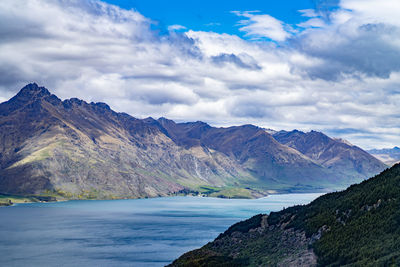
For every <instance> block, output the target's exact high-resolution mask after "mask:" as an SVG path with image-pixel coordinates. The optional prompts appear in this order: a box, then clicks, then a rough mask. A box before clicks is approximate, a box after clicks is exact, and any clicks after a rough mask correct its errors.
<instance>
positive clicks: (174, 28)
mask: <svg viewBox="0 0 400 267" xmlns="http://www.w3.org/2000/svg"><path fill="white" fill-rule="evenodd" d="M185 29H186V27H185V26H182V25H178V24H174V25H170V26H168V31H181V30H185Z"/></svg>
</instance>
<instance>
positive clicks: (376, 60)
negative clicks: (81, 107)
mask: <svg viewBox="0 0 400 267" xmlns="http://www.w3.org/2000/svg"><path fill="white" fill-rule="evenodd" d="M398 14H400V1H398V0H340V1H337V0H325V1H324V0H315V1H311V0H279V1H278V0H274V1H272V0H265V1H259V0H258V1H255V0H247V1H237V0H231V1H215V0H214V1H211V0H204V1H178V0H170V1H161V0H157V1H152V0H146V1H145V0H106V1H97V0H87V1H80V0H3V1H0V63H1V64H0V73H1V75H0V102H2V101H6V100H8V99H9V98H10V97H12V96H13V95H15V94H16V93H17V92H18V91H19V90H20V89H21V88H22V87H23V86H24V85H25V84H27V83H29V82H36V83H38V84H39V85H41V86H45V87H46V88H48V89H49V90H50V91H51V92H53V93H54V94H56V95H57V96H59V97H60V98H62V99H66V98H71V97H78V98H81V99H83V100H86V101H88V102H90V101H94V102H106V103H108V104H109V105H110V106H111V107H112V108H113V109H114V110H116V111H118V112H126V113H128V114H130V115H132V116H134V117H138V118H145V117H149V116H151V117H154V118H158V117H167V118H170V119H173V120H176V121H178V122H183V121H198V120H201V121H205V122H207V123H209V124H210V125H213V126H232V125H242V124H249V123H250V124H255V125H257V126H260V127H265V128H272V129H275V130H292V129H298V130H302V131H310V130H317V131H322V132H324V133H326V134H328V135H329V136H332V137H338V138H344V139H347V140H349V141H350V142H352V143H353V144H355V145H359V146H361V147H363V148H366V149H370V148H383V147H393V146H396V145H397V146H398V145H400V138H399V137H400V107H399V103H400V16H399V15H398Z"/></svg>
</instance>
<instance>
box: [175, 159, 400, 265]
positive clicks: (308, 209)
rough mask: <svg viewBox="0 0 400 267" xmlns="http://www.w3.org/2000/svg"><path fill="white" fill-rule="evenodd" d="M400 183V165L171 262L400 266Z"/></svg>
mask: <svg viewBox="0 0 400 267" xmlns="http://www.w3.org/2000/svg"><path fill="white" fill-rule="evenodd" d="M399 185H400V164H397V165H395V166H393V167H392V168H391V169H388V170H385V171H384V172H382V173H381V174H380V175H378V176H375V177H373V178H371V179H369V180H367V181H364V182H362V183H361V184H358V185H353V186H351V187H349V188H348V189H347V190H345V191H342V192H337V193H329V194H326V195H324V196H321V197H319V198H318V199H316V200H315V201H313V202H311V203H310V204H308V205H305V206H294V207H291V208H287V209H284V210H282V211H280V212H272V213H271V214H269V215H265V214H259V215H256V216H254V217H252V218H250V219H248V220H245V221H242V222H239V223H237V224H234V225H232V226H231V227H229V229H228V230H226V231H225V232H224V233H222V234H220V235H219V236H218V237H217V238H216V239H215V240H214V241H213V242H210V243H208V244H207V245H205V246H204V247H202V248H200V249H197V250H194V251H191V252H188V253H186V254H184V255H182V256H181V257H180V258H179V259H178V260H176V261H174V262H173V263H172V264H171V265H169V266H171V267H172V266H173V267H178V266H179V267H186V266H198V267H203V266H238V267H239V266H400V250H399V247H400V209H399V206H400V198H399V196H400V186H399Z"/></svg>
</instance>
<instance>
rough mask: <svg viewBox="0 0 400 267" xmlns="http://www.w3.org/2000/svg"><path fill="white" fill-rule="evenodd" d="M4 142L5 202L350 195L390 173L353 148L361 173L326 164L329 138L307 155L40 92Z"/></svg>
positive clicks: (33, 90) (17, 101) (21, 104)
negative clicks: (58, 197) (46, 195)
mask: <svg viewBox="0 0 400 267" xmlns="http://www.w3.org/2000/svg"><path fill="white" fill-rule="evenodd" d="M274 137H275V135H274ZM326 138H328V137H326ZM0 140H1V142H0V193H13V194H38V193H39V194H40V193H42V192H48V191H51V192H55V193H57V194H61V193H59V192H62V194H65V195H66V196H68V197H69V198H78V197H79V196H83V198H88V197H89V195H90V196H91V197H92V198H114V197H146V196H165V195H168V194H173V193H176V192H179V191H182V190H183V191H184V192H191V191H195V192H197V191H201V190H204V189H202V188H203V186H212V187H218V188H221V190H225V189H223V188H232V187H236V188H241V189H240V190H241V191H240V192H241V194H242V195H241V196H243V194H244V196H245V197H252V196H255V195H257V196H261V195H262V194H263V193H261V195H260V192H266V191H267V190H279V191H280V192H293V191H295V192H309V191H326V190H332V189H337V188H343V187H344V186H346V185H348V184H351V183H354V182H356V181H360V180H362V179H363V178H364V177H366V174H367V173H368V175H373V174H376V173H378V172H379V171H381V170H382V169H383V168H385V165H383V164H382V163H381V162H380V161H379V160H377V159H375V158H373V157H370V158H369V157H368V156H367V155H368V154H366V155H365V156H364V157H360V156H359V155H364V154H363V153H365V152H363V151H362V150H361V149H360V148H357V147H348V146H347V147H346V146H343V147H342V150H341V153H342V154H343V155H346V154H349V155H353V156H354V158H358V161H357V162H356V163H357V164H348V161H346V157H337V154H335V153H336V152H335V150H324V151H327V152H329V153H324V154H323V155H324V158H323V159H324V161H323V162H322V161H321V162H319V161H318V160H316V159H315V158H313V156H314V155H319V154H320V153H321V151H320V150H319V149H320V148H325V147H326V144H325V143H324V142H322V141H321V139H320V138H312V139H310V140H308V139H307V140H308V141H307V142H306V143H307V144H308V146H307V147H310V148H312V150H311V151H312V154H307V153H308V152H307V153H306V152H305V151H303V150H302V149H301V147H300V146H299V147H298V148H295V147H291V146H290V145H289V144H284V143H283V142H278V141H277V140H276V139H274V138H273V137H272V135H271V134H269V133H268V132H266V131H265V130H264V129H262V128H260V127H257V126H254V125H249V124H248V125H242V126H232V127H226V128H223V127H220V128H217V127H212V126H210V125H209V124H207V123H204V122H201V121H196V122H187V123H175V122H174V121H172V120H168V119H166V118H160V119H158V120H155V119H153V118H146V119H137V118H134V117H132V116H130V115H128V114H126V113H117V112H114V111H113V110H112V109H111V108H110V107H109V106H108V105H107V104H105V103H101V102H99V103H94V102H91V103H90V104H88V103H87V102H85V101H83V100H80V99H78V98H71V99H67V100H64V101H61V100H60V99H59V98H57V96H55V95H53V94H51V93H50V92H49V91H48V90H47V89H46V88H44V87H39V86H38V85H37V84H35V83H32V84H29V85H27V86H25V87H24V88H23V89H22V90H21V91H20V92H19V93H18V94H17V95H16V96H15V97H13V98H12V99H10V100H9V101H7V102H4V103H2V104H0ZM302 151H303V152H302ZM307 151H308V150H307ZM330 162H335V163H337V164H328V163H330ZM327 166H328V167H327ZM343 166H346V168H345V170H346V175H344V174H343V172H342V170H343ZM249 188H250V191H249ZM254 192H258V193H256V194H255V193H254ZM88 194H89V195H88ZM254 194H255V195H254Z"/></svg>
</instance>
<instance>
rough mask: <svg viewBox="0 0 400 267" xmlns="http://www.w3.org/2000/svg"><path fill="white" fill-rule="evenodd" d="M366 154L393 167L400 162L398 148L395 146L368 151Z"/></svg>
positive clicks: (399, 150) (399, 149)
mask: <svg viewBox="0 0 400 267" xmlns="http://www.w3.org/2000/svg"><path fill="white" fill-rule="evenodd" d="M368 153H370V154H371V155H373V156H374V157H375V158H377V159H379V160H381V161H383V162H384V163H386V164H387V165H394V164H396V163H398V162H400V148H399V147H397V146H396V147H394V148H384V149H371V150H368Z"/></svg>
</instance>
